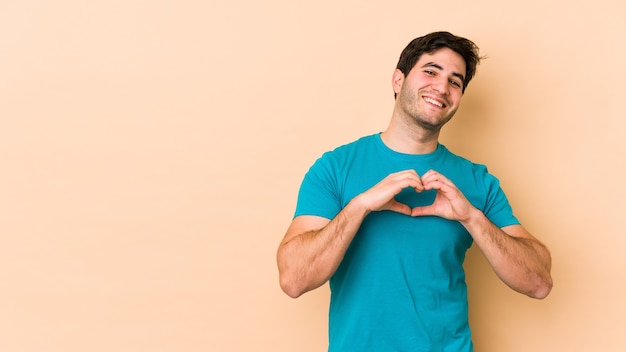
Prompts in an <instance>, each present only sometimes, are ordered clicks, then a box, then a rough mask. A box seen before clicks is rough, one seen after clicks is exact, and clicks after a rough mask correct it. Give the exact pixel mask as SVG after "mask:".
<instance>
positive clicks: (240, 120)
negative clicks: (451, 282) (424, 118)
mask: <svg viewBox="0 0 626 352" xmlns="http://www.w3.org/2000/svg"><path fill="white" fill-rule="evenodd" d="M625 12H626V11H625V9H624V5H622V4H621V2H618V1H617V0H614V1H612V0H599V1H594V2H582V3H576V2H571V1H564V0H557V1H552V2H545V1H539V0H531V1H524V2H517V3H508V2H503V1H500V0H479V1H474V2H467V1H452V2H447V3H426V2H416V1H398V2H389V1H354V0H352V1H330V0H321V1H317V2H302V3H297V2H291V1H281V0H266V1H252V0H244V1H218V0H210V1H208V2H207V1H200V0H176V1H173V0H170V1H166V0H163V1H141V0H124V1H121V0H107V1H101V0H97V1H77V0H75V1H71V0H60V1H50V0H40V1H36V0H24V1H19V2H18V1H2V2H0V162H1V166H0V167H1V172H0V181H1V182H0V350H2V351H9V352H21V351H29V352H30V351H46V352H56V351H63V352H73V351H94V352H97V351H151V352H155V351H187V352H192V351H301V352H306V351H323V350H325V348H326V343H327V336H326V331H327V326H326V324H327V304H328V289H327V287H326V286H324V287H322V288H320V289H318V290H317V291H314V292H310V293H307V294H305V295H304V296H302V297H301V298H299V299H297V300H292V299H290V298H288V297H287V296H286V295H284V294H283V293H282V292H281V290H280V288H279V286H278V275H277V270H276V263H275V252H276V248H277V245H278V243H279V241H280V240H281V238H282V236H283V234H284V231H285V229H286V227H287V225H288V224H289V222H290V220H291V216H292V214H293V210H294V206H295V201H296V194H297V190H298V187H299V183H300V181H301V179H302V176H303V175H304V173H305V172H306V170H307V169H308V167H309V166H310V165H311V164H312V163H313V161H314V160H315V159H316V158H317V157H319V156H320V154H321V153H322V152H324V151H326V150H329V149H332V148H334V147H336V146H338V145H340V144H344V143H347V142H350V141H352V140H354V139H356V138H358V137H360V136H362V135H365V134H371V133H376V132H379V131H382V130H383V129H385V127H386V126H387V123H388V120H389V117H390V115H391V109H392V106H393V92H392V89H391V74H392V72H393V69H394V67H395V64H396V60H397V58H398V56H399V54H400V51H401V50H402V49H403V48H404V46H405V45H406V44H407V43H408V42H409V41H410V40H411V39H413V38H414V37H416V36H420V35H423V34H425V33H427V32H431V31H435V30H449V31H451V32H453V33H455V34H458V35H462V36H466V37H469V38H470V39H472V40H474V41H475V42H476V43H477V44H478V46H479V47H480V48H481V53H482V54H483V55H486V56H488V58H487V59H486V60H484V61H483V63H482V64H481V65H480V66H479V68H478V72H477V76H476V77H475V79H474V81H472V83H471V84H470V86H469V88H468V90H467V92H466V94H465V97H464V100H463V103H462V105H461V109H460V110H459V112H458V113H457V115H456V116H455V118H454V119H453V121H452V122H451V123H450V124H449V125H448V126H446V127H445V128H444V131H443V133H442V142H443V143H444V144H446V145H447V146H448V147H449V148H450V149H451V150H452V151H454V152H457V153H459V154H461V155H464V156H466V157H469V158H471V159H472V160H474V161H475V162H479V163H484V164H487V165H488V166H489V169H490V171H491V172H493V173H494V174H496V175H497V176H498V177H499V178H500V180H501V182H502V185H503V187H504V189H505V191H506V192H507V194H508V196H509V198H510V201H511V203H512V204H513V206H514V209H515V211H516V215H517V216H518V217H519V218H520V219H521V221H522V222H523V224H524V225H525V226H526V227H527V228H528V229H529V230H530V231H531V232H532V233H534V234H535V235H536V236H537V237H538V238H539V239H541V240H542V241H544V242H545V243H546V244H547V245H548V247H549V248H550V250H551V252H552V255H553V277H554V283H555V285H554V289H553V291H552V293H551V295H550V296H549V297H548V298H546V299H545V300H542V301H537V300H532V299H530V298H527V297H525V296H522V295H520V294H517V293H515V292H513V291H511V290H510V289H508V288H507V287H505V285H504V284H502V283H501V282H500V281H499V280H498V279H497V278H496V277H495V275H494V274H493V272H492V271H491V269H490V268H489V266H488V264H486V262H485V260H484V259H483V257H482V255H481V254H480V253H479V252H478V251H477V250H475V248H473V249H471V250H470V253H469V254H468V259H467V262H466V264H467V265H466V268H467V275H468V284H469V286H470V319H471V324H472V327H473V331H474V339H475V343H476V348H477V351H481V352H489V351H491V352H501V351H507V352H515V351H603V352H610V351H616V352H617V351H622V352H623V351H626V335H625V334H624V331H623V330H624V327H625V326H626V303H624V297H626V260H625V259H624V255H623V253H622V252H623V250H624V248H625V247H626V225H625V224H626V222H624V215H623V212H624V205H623V202H624V199H625V197H626V187H625V185H624V180H623V175H624V172H623V168H624V165H626V138H625V137H624V136H625V130H626V123H625V122H624V121H625V120H626V108H625V107H624V91H625V84H626V73H625V72H626V70H625V69H624V63H625V62H626V49H624V45H623V43H624V37H626V25H625V24H624V21H623V17H624V13H625Z"/></svg>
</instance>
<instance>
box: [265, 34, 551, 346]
mask: <svg viewBox="0 0 626 352" xmlns="http://www.w3.org/2000/svg"><path fill="white" fill-rule="evenodd" d="M479 61H480V57H479V55H478V48H477V47H476V45H475V44H474V43H473V42H471V41H469V40H468V39H465V38H461V37H457V36H455V35H452V34H450V33H448V32H436V33H431V34H428V35H426V36H423V37H420V38H416V39H414V40H413V41H412V42H411V43H409V45H408V46H407V47H406V48H405V49H404V51H403V52H402V54H401V55H400V60H399V62H398V66H397V69H396V70H395V71H394V73H393V76H392V87H393V90H394V93H395V105H394V109H393V113H392V117H391V121H390V123H389V126H388V128H387V129H386V130H385V131H384V132H382V133H380V134H375V135H370V136H366V137H363V138H361V139H359V140H357V141H355V142H352V143H350V144H347V145H344V146H341V147H339V148H337V149H335V150H334V151H332V152H328V153H325V154H324V155H323V156H322V157H321V158H320V159H318V160H317V161H316V163H315V164H314V165H313V166H312V167H311V169H310V170H309V172H308V173H307V174H306V176H305V178H304V180H303V182H302V186H301V188H300V193H299V196H298V204H297V209H296V213H295V217H294V219H293V221H292V223H291V225H290V226H289V228H288V230H287V233H286V234H285V237H284V239H283V240H282V242H281V244H280V246H279V249H278V253H277V261H278V269H279V273H280V285H281V287H282V289H283V290H284V291H285V293H287V294H288V295H289V296H291V297H294V298H295V297H298V296H300V295H302V294H303V293H305V292H307V291H310V290H313V289H315V288H317V287H319V286H321V285H323V284H324V283H325V282H326V281H330V289H331V300H330V312H329V351H431V352H432V351H473V346H472V341H471V334H470V329H469V325H468V307H467V288H466V284H465V273H464V271H463V266H462V264H463V260H464V258H465V253H466V251H467V249H468V248H469V247H470V246H471V244H472V243H476V245H477V246H478V247H479V248H480V250H481V251H482V253H483V254H484V255H485V257H486V258H487V260H488V262H489V263H490V265H491V266H492V267H493V269H494V271H495V272H496V274H497V275H498V276H499V277H500V279H502V281H504V282H505V283H506V284H507V285H508V286H510V287H511V288H512V289H514V290H516V291H518V292H521V293H523V294H526V295H528V296H530V297H533V298H539V299H541V298H544V297H546V296H547V295H548V293H549V292H550V290H551V288H552V279H551V276H550V267H551V257H550V253H549V252H548V250H547V249H546V247H545V246H544V245H543V244H541V243H540V242H539V241H538V240H537V239H536V238H535V237H533V236H532V235H531V234H530V233H529V232H528V231H526V230H525V229H524V227H522V225H521V224H520V223H519V221H518V220H517V219H516V218H515V216H514V215H513V212H512V209H511V207H510V205H509V203H508V201H507V198H506V196H505V194H504V193H503V191H502V189H501V188H500V185H499V182H498V180H497V179H496V178H495V177H494V176H492V175H491V174H489V173H488V172H487V169H486V167H485V166H483V165H478V164H474V163H472V162H470V161H468V160H466V159H463V158H461V157H459V156H456V155H454V154H452V153H451V152H450V151H448V150H447V149H446V148H445V147H444V146H443V145H441V144H439V142H438V138H439V132H440V129H441V127H442V126H443V125H445V124H446V122H448V121H449V120H450V119H451V118H452V116H453V115H454V113H455V112H456V111H457V109H458V107H459V104H460V102H461V97H462V96H463V93H464V91H465V88H466V87H467V85H468V83H469V82H470V80H471V79H472V77H473V76H474V73H475V71H476V66H477V65H478V63H479Z"/></svg>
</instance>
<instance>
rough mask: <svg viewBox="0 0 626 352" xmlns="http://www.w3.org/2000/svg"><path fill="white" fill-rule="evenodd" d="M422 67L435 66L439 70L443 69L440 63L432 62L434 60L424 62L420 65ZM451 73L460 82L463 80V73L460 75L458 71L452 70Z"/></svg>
mask: <svg viewBox="0 0 626 352" xmlns="http://www.w3.org/2000/svg"><path fill="white" fill-rule="evenodd" d="M424 67H434V68H436V69H438V70H440V71H443V67H441V65H439V64H436V63H434V62H429V63H427V64H425V65H423V66H422V68H424ZM452 75H453V76H454V77H457V78H459V79H460V80H461V81H462V82H465V77H463V75H462V74H460V73H458V72H452Z"/></svg>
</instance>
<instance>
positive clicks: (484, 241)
mask: <svg viewBox="0 0 626 352" xmlns="http://www.w3.org/2000/svg"><path fill="white" fill-rule="evenodd" d="M461 223H462V224H463V225H464V226H465V228H466V229H467V230H468V231H469V233H470V234H471V235H472V237H473V238H474V242H475V243H476V245H477V246H478V247H479V248H480V250H481V251H482V252H483V254H484V255H485V257H486V258H487V260H488V261H489V263H490V264H491V266H492V267H493V269H494V271H495V272H496V274H497V275H498V277H500V279H501V280H502V281H504V283H506V284H507V285H508V286H510V287H511V288H512V289H514V290H516V291H518V292H520V293H523V294H526V295H528V296H530V297H533V298H539V299H541V298H544V297H546V296H547V295H548V293H550V290H551V289H552V278H551V276H550V269H551V256H550V252H549V251H548V249H547V248H546V247H545V246H544V245H543V244H541V242H539V241H538V240H537V239H535V238H534V237H533V236H532V235H530V234H529V233H528V232H526V231H525V230H524V229H523V227H521V225H516V226H511V227H507V228H505V229H507V231H509V230H510V231H509V232H510V233H507V232H505V231H504V230H503V229H500V228H498V227H497V226H496V225H494V224H493V223H492V222H491V221H490V220H489V219H488V218H487V217H486V216H485V215H484V214H483V213H482V212H480V211H478V210H476V211H475V212H473V213H472V215H471V216H470V217H469V219H467V220H466V221H462V222H461Z"/></svg>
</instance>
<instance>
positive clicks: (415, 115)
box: [399, 92, 456, 133]
mask: <svg viewBox="0 0 626 352" xmlns="http://www.w3.org/2000/svg"><path fill="white" fill-rule="evenodd" d="M404 93H409V94H404V96H403V97H399V98H400V99H403V101H401V103H402V110H403V111H404V113H405V115H406V116H407V117H408V119H410V120H411V121H409V122H412V123H413V124H414V125H417V126H418V127H420V128H422V129H423V130H425V131H428V132H432V133H439V131H440V130H441V128H442V127H443V126H444V125H445V124H446V123H448V121H450V120H451V119H452V117H453V116H454V114H455V113H456V110H454V111H450V112H449V113H448V115H446V116H444V117H443V118H441V119H436V120H435V119H431V118H428V116H426V115H425V113H424V112H423V111H422V110H424V109H420V108H421V107H423V105H425V104H427V103H426V102H424V101H421V100H420V98H419V97H420V95H418V94H415V93H414V92H404Z"/></svg>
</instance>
